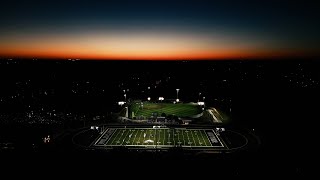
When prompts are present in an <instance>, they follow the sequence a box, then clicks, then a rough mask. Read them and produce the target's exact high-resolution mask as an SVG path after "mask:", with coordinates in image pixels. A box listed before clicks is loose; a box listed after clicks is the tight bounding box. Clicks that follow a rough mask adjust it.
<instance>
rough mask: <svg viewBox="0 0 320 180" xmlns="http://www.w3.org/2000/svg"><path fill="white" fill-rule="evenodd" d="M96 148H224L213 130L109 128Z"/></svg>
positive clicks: (96, 143) (97, 142) (96, 144)
mask: <svg viewBox="0 0 320 180" xmlns="http://www.w3.org/2000/svg"><path fill="white" fill-rule="evenodd" d="M94 145H95V146H102V147H112V146H134V147H150V148H154V147H159V148H160V147H175V146H181V147H194V148H197V147H200V148H208V147H209V148H210V147H211V148H212V147H224V145H223V143H222V142H221V140H220V138H219V137H218V136H217V135H216V133H215V132H214V130H212V129H182V128H175V129H173V128H171V129H169V128H109V129H107V130H105V132H104V133H103V134H102V135H101V136H100V137H99V138H98V139H97V140H96V141H95V143H94Z"/></svg>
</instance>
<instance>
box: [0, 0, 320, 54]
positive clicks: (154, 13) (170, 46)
mask: <svg viewBox="0 0 320 180" xmlns="http://www.w3.org/2000/svg"><path fill="white" fill-rule="evenodd" d="M319 19H320V6H319V5H316V3H308V2H306V1H303V2H300V3H297V2H293V1H287V2H284V1H281V2H277V1H266V2H260V1H251V2H249V1H245V2H244V1H241V2H240V1H236V2H232V1H228V2H222V1H221V0H220V1H205V0H194V1H186V0H181V1H177V0H168V1H166V0H159V1H157V0H148V1H142V0H132V1H121V0H117V1H112V0H108V1H103V2H101V1H97V0H90V1H84V0H77V1H67V0H66V1H44V0H42V1H16V0H10V1H6V0H4V1H1V5H0V57H2V58H15V57H22V58H79V59H132V60H135V59H143V60H169V59H173V60H192V59H241V58H248V59H259V58H288V57H289V58H292V57H303V58H309V57H319V52H320V47H319V42H320V35H319V32H320V20H319Z"/></svg>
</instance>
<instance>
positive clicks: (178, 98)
mask: <svg viewBox="0 0 320 180" xmlns="http://www.w3.org/2000/svg"><path fill="white" fill-rule="evenodd" d="M179 90H180V89H176V91H177V102H178V101H179Z"/></svg>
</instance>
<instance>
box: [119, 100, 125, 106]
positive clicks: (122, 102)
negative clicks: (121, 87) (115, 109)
mask: <svg viewBox="0 0 320 180" xmlns="http://www.w3.org/2000/svg"><path fill="white" fill-rule="evenodd" d="M125 103H126V102H124V101H119V102H118V105H120V106H122V105H124V104H125Z"/></svg>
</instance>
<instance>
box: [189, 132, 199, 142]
mask: <svg viewBox="0 0 320 180" xmlns="http://www.w3.org/2000/svg"><path fill="white" fill-rule="evenodd" d="M193 131H194V130H190V131H189V132H190V133H191V136H192V139H193V143H194V146H197V144H196V141H195V140H194V136H193Z"/></svg>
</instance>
